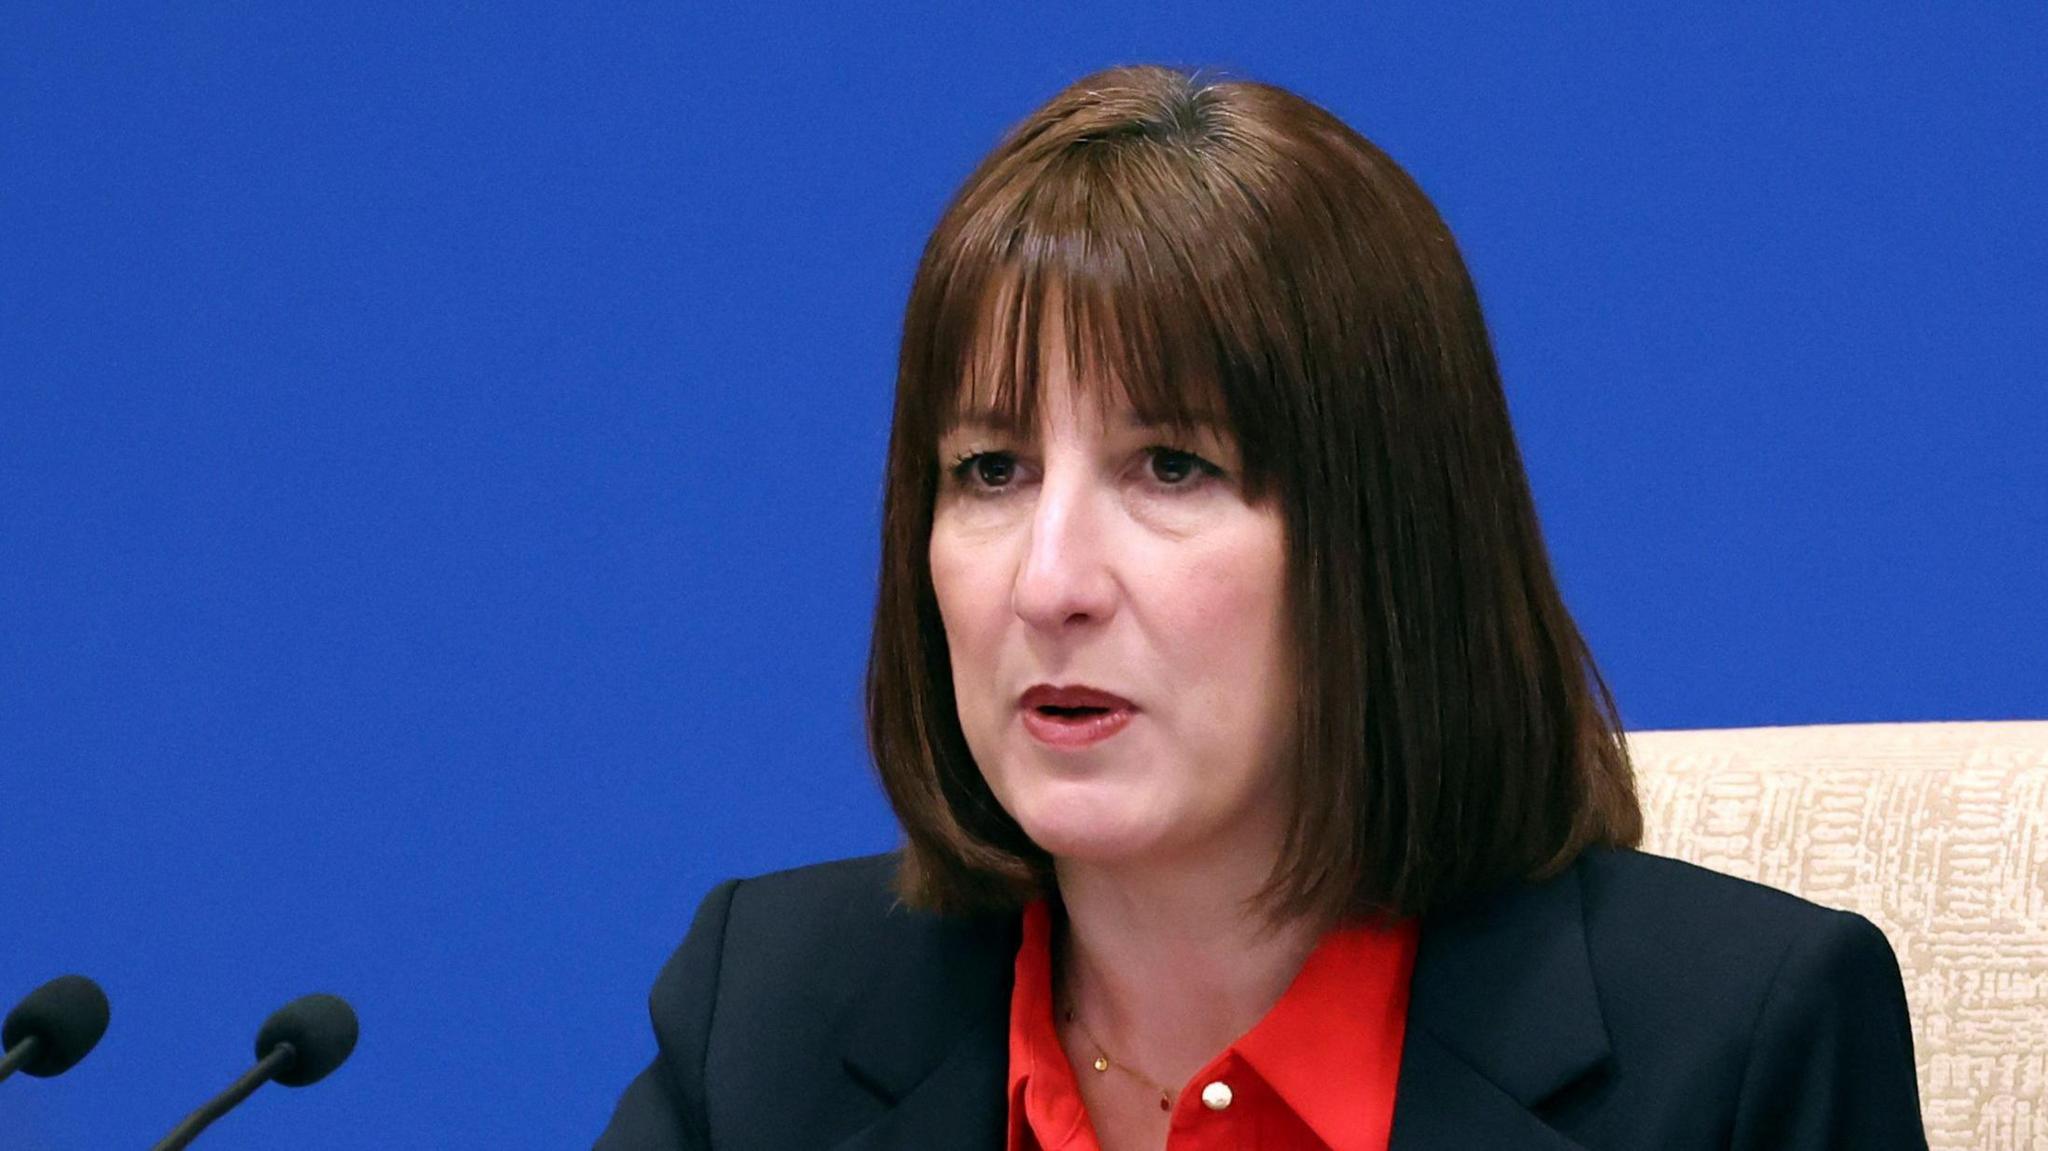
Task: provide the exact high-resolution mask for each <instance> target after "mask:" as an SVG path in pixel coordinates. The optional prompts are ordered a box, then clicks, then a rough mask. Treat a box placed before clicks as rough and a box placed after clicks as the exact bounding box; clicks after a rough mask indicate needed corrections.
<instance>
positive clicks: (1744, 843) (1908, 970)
mask: <svg viewBox="0 0 2048 1151" xmlns="http://www.w3.org/2000/svg"><path fill="white" fill-rule="evenodd" d="M1627 738H1628V743H1629V748H1630V751H1631V753H1632V755H1633V757H1634V759H1635V763H1636V770H1637V776H1638V786H1639V788H1640V790H1641V793H1642V799H1643V811H1644V816H1645V818H1646V821H1647V831H1646V834H1645V836H1644V842H1643V848H1644V850H1646V851H1650V852H1654V853H1656V854H1659V855H1669V856H1675V857H1677V858H1679V859H1684V860H1688V861H1690V862H1693V863H1697V864H1699V865H1701V866H1703V867H1709V868H1712V869H1713V870H1715V871H1720V872H1724V873H1726V874H1729V875H1736V876H1741V877H1742V878H1745V879H1753V880H1756V881H1758V882H1761V883H1767V884H1769V885H1771V886H1772V887H1777V888H1782V889H1784V890H1786V891H1790V892H1793V893H1795V894H1797V895H1801V896H1804V897H1805V898H1807V899H1810V900H1813V901H1814V902H1816V903H1822V904H1826V905H1828V906H1830V907H1839V908H1843V909H1846V910H1849V911H1854V912H1857V913H1859V914H1861V915H1863V916H1864V917H1866V918H1868V919H1869V920H1870V921H1871V922H1873V923H1875V924H1877V926H1878V927H1879V928H1881V929H1883V931H1884V933H1885V935H1886V936H1887V937H1888V938H1890V940H1891V944H1892V948H1893V950H1895V951H1896V952H1897V953H1898V956H1899V966H1900V969H1901V971H1902V973H1903V974H1904V976H1905V983H1906V1000H1907V1003H1908V1005H1909V1006H1910V1008H1911V1009H1912V1016H1913V1049H1914V1056H1915V1060H1916V1062H1917V1064H1918V1072H1919V1081H1920V1105H1921V1111H1922V1113H1923V1115H1924V1117H1925V1119H1926V1124H1927V1139H1928V1144H1929V1146H1930V1147H1931V1148H1932V1149H1933V1151H1947V1149H1960V1148H1981V1149H1986V1151H2008V1149H2010V1151H2043V1149H2048V722H2010V723H2006V722H2000V723H1884V724H1843V725H1827V726H1813V727H1760V728H1736V729H1728V730H1698V731H1643V732H1631V733H1629V735H1628V737H1627Z"/></svg>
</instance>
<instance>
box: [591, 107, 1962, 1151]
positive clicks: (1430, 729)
mask: <svg viewBox="0 0 2048 1151" xmlns="http://www.w3.org/2000/svg"><path fill="white" fill-rule="evenodd" d="M883 521H884V524H883V531H884V542H883V556H882V574H881V585H880V592H879V602H878V606H877V610H876V617H875V631H874V644H873V647H872V649H871V656H870V665H869V679H868V708H869V728H870V736H871V740H872V745H873V751H874V755H875V760H876V762H877V764H878V765H879V770H880V773H881V778H882V783H883V785H884V788H885V790H886V791H887V793H888V795H889V799H890V802H891V803H892V805H893V806H894V808H895V811H896V813H897V815H898V817H899V818H900V820H901V821H902V824H903V828H904V832H905V845H904V847H903V848H902V849H901V851H900V852H894V853H890V854H888V855H883V856H874V857H869V858H863V859H854V860H845V861H839V862H834V863H828V864H822V865H818V866H813V867H806V868H799V869H796V870H794V871H788V872H782V873H778V874H775V875H770V876H763V877H758V878H754V879H749V880H746V881H744V882H741V881H737V880H735V881H729V882H727V883H725V884H724V885H722V886H720V887H718V888H717V889H716V890H714V891H713V892H712V893H711V894H710V896H709V897H707V898H706V899H705V901H704V904H703V906H702V908H701V909H700V910H699V912H698V914H697V917H696V921H695V923H694V924H693V925H692V927H691V928H690V931H689V934H688V936H687V937H686V938H685V939H684V941H683V943H682V946H681V948H680V949H679V950H678V951H677V953H676V955H675V956H674V958H673V959H672V960H671V961H670V962H669V964H668V966H667V968H666V969H665V970H664V971H663V972H662V975H661V977H660V979H659V980H658V982H657V983H656V985H655V988H654V991H653V995H652V999H651V1007H652V1014H653V1019H654V1025H655V1033H656V1037H657V1040H658V1042H659V1047H660V1053H659V1055H658V1056H657V1057H656V1059H655V1061H654V1064H653V1065H652V1066H651V1067H649V1068H648V1069H647V1071H646V1073H645V1074H643V1075H642V1076H640V1077H639V1078H638V1079H637V1080H635V1082H634V1083H633V1084H632V1086H631V1087H630V1088H629V1089H628V1090H627V1091H626V1094H625V1096H624V1098H622V1099H621V1100H620V1102H619V1105H618V1109H617V1112H616V1114H615V1115H614V1117H613V1120H612V1123H611V1126H610V1128H609V1129H608V1130H607V1131H606V1133H605V1135H604V1137H603V1138H602V1139H601V1140H600V1142H599V1146H600V1147H601V1148H604V1149H606V1151H621V1149H626V1148H702V1149H708V1148H742V1147H745V1148H789V1149H792V1151H794V1149H799V1148H801V1149H804V1151H816V1149H825V1148H831V1149H837V1151H872V1149H879V1148H947V1149H951V1148H990V1149H992V1151H993V1149H996V1148H1007V1149H1009V1151H1094V1149H1096V1148H1100V1149H1101V1151H1158V1149H1160V1148H1166V1149H1168V1151H1209V1149H1220V1148H1240V1147H1256V1148H1272V1149H1280V1151H1292V1149H1302V1148H1318V1149H1321V1148H1328V1149H1330V1151H1354V1149H1359V1148H1372V1149H1375V1151H1377V1149H1380V1148H1388V1147H1392V1148H1396V1149H1409V1151H1419V1149H1422V1148H1507V1147H1530V1148H1554V1149H1560V1151H1561V1149H1566V1148H1578V1147H1583V1148H1603V1149H1604V1148H1637V1147H1640V1148H1660V1149H1671V1148H1707V1147H1717V1148H1718V1147H1730V1146H1733V1147H1744V1148H1752V1147H1753V1148H1766V1147H1768V1148H1784V1147H1857V1148H1889V1147H1919V1146H1924V1138H1923V1136H1922V1134H1921V1126H1920V1117H1919V1110H1918V1104H1917V1098H1916V1092H1915V1081H1914V1067H1913V1056H1912V1040H1911V1037H1910V1034H1909V1032H1908V1029H1907V1017H1906V1006H1905V998H1904V994H1903V989H1902V987H1901V983H1900V977H1899V972H1898V966H1897V963H1896V961H1895V960H1894V958H1893V955H1892V953H1891V950H1890V948H1889V947H1888V946H1887V945H1886V943H1885V940H1884V937H1883V936H1882V934H1880V933H1879V932H1878V931H1877V930H1876V929H1875V928H1874V927H1872V926H1871V925H1870V924H1869V923H1868V922H1867V921H1865V920H1863V919H1861V918H1859V917H1857V916H1854V915H1850V914H1847V913H1842V912H1835V911H1829V910H1826V909H1823V908H1820V907H1817V906H1815V905H1813V904H1810V903H1806V902H1804V901H1802V900H1799V899H1796V898H1794V897H1792V896H1790V895H1787V894H1784V893H1781V892H1777V891H1773V890H1771V889H1768V888H1764V887H1760V886H1757V885H1754V884H1750V883H1747V882H1743V881H1739V880H1736V879H1731V878H1727V877H1723V876H1719V875H1716V874H1713V873H1710V872H1707V871H1704V870H1701V869H1698V868H1695V867H1691V866H1689V865H1686V864H1682V863H1678V862H1675V861H1671V860H1666V859H1660V858H1656V857H1652V856H1647V855H1644V854H1641V853H1640V852H1637V851H1634V850H1632V848H1633V847H1634V845H1635V844H1636V843H1637V842H1638V840H1639V838H1640V835H1641V825H1642V820H1641V814H1640V812H1639V810H1638V807H1637V803H1636V798H1635V794H1634V789H1633V783H1632V777H1631V772H1630V767H1629V763H1628V759H1627V755H1626V751H1625V747H1624V745H1623V743H1622V742H1621V740H1620V739H1619V737H1618V734H1617V721H1616V720H1615V718H1614V716H1615V709H1614V707H1613V704H1612V701H1611V699H1610V698H1609V697H1608V694H1607V691H1606V688H1605V685H1604V683H1603V682H1602V680H1601V679H1600V676H1599V674H1598V672H1597V671H1596V670H1595V668H1594V666H1593V663H1592V661H1591V659H1590V657H1589V656H1588V654H1587V651H1586V648H1585V645H1584V643H1583V641H1582V640H1581V639H1580V636H1579V634H1578V631H1577V629H1576V628H1575V627H1574V625H1573V623H1572V620H1571V617H1570V616H1569V614H1568V613H1567V612H1566V610H1565V607H1564V605H1563V603H1562V602H1561V600H1560V598H1559V595H1558V591H1557V587H1556V584H1555V581H1554V580H1553V578H1552V576H1551V572H1550V569H1549V565H1548V560H1547V558H1546V555H1545V551H1544V547H1543V543H1542V540H1541V536H1540V532H1539V529H1538V524H1537V518H1536V513H1535V510H1534V507H1533V505H1532V502H1531V499H1530V496H1529V492H1528V485H1527V481H1526V479H1525V477H1524V474H1523V469H1522V464H1521V459H1520V455H1519V452H1518V450H1517V448H1516V446H1515V441H1514V437H1513V433H1512V430H1511V428H1510V425H1509V420H1508V412H1507V406H1506V404H1505V402H1504V400H1503V396H1502V391H1501V386H1500V381H1499V378H1498V374H1497V371H1496V368H1495V365H1494V360H1493V356H1492V352H1491V348H1490V345H1489V342H1488V339H1487V335H1486V330H1485V326H1484V323H1483V321H1482V319H1481V315H1480V309H1479V304H1478V300H1477V298H1476V295H1475V293H1474V291H1473V287H1472V284H1471V281H1470V279H1469V277H1468V275H1467V273H1466V271H1465V268H1464V266H1463V263H1462V262H1461V260H1460V258H1459V256H1458V253H1457V250H1456V248H1455V246H1454V245H1453V243H1452V240H1451V237H1450V235H1449V233H1448V232H1447V231H1446V230H1445V228H1444V225H1443V223H1442V221H1441V220H1440V219H1439V218H1438V216H1437V214H1436V212H1435V210H1434V209H1433V208H1432V207H1431V206H1430V204H1429V202H1428V200H1427V199H1426V198H1425V197H1424V196H1423V195H1422V193H1421V192H1420V191H1419V190H1418V189H1417V187H1416V186H1415V184H1414V183H1413V182H1412V181H1411V180H1410V179H1409V178H1408V177H1407V176H1406V174H1404V173H1403V172H1402V171H1401V170H1400V169H1399V168H1398V167H1396V166H1395V165H1394V163H1393V162H1392V161H1391V160H1389V159H1388V158H1387V157H1386V156H1384V155H1383V154H1382V153H1381V152H1379V151H1378V150H1377V149H1376V148H1374V147H1373V146H1372V145H1371V144H1370V143H1368V142H1366V141H1365V140H1364V139H1362V138H1360V137H1359V136H1358V135H1357V134H1356V133H1355V132H1353V131H1351V130H1350V129H1349V128H1347V127H1346V126H1345V125H1344V124H1343V123H1341V122H1340V121H1338V120H1337V119H1336V118H1335V117H1333V116H1331V115H1330V114H1329V113H1328V112H1326V111H1324V110H1322V109H1321V108H1318V107H1316V106H1315V105H1313V104H1310V103H1308V102H1306V101H1304V100H1302V99H1300V98H1299V97H1297V96H1294V95H1292V94H1290V93H1288V92H1285V91H1283V90H1280V89H1278V88H1274V87H1270V86H1266V85H1261V84H1256V83H1249V82H1231V83H1208V82H1203V81H1202V80H1200V79H1198V78H1195V77H1192V76H1189V75H1185V74H1182V73H1179V72H1176V71H1171V70H1167V69H1162V68H1151V67H1134V68H1122V69H1115V70H1111V71H1107V72H1103V73H1100V74H1097V75H1094V76H1090V77H1088V78H1086V79H1084V80H1081V81H1079V82H1078V83H1076V84H1074V85H1073V86H1071V87H1070V88H1068V89H1067V90H1066V91H1064V92H1062V93H1060V94H1059V95H1058V96H1056V97H1055V98H1054V99H1053V100H1052V101H1050V102H1049V103H1048V104H1047V105H1045V106H1044V107H1043V108H1041V109H1039V110H1038V111H1037V112H1035V113H1034V114H1033V115H1032V116H1031V117H1030V118H1028V119H1027V120H1026V121H1024V123H1023V124H1021V125H1020V126H1019V127H1018V128H1017V129H1015V130H1014V131H1013V132H1012V133H1011V134H1010V135H1008V136H1007V137H1006V138H1005V139H1004V141H1003V142H1002V144H1001V145H1000V146H999V147H998V148H997V149H996V150H995V152H994V153H993V154H991V155H990V156H989V157H988V158H987V159H986V160H985V161H984V162H983V163H982V164H981V165H980V167H979V168H978V169H977V170H976V171H975V172H974V174H973V175H972V176H971V177H970V179H969V180H968V182H967V184H966V186H965V187H964V188H963V189H962V190H961V191H960V193H959V194H958V196H957V197H956V198H955V200H954V202H953V203H952V204H951V205H950V207H949V209H948V211H947V212H946V214H945V216H944V218H943V220H942V221H941V222H940V224H939V226H938V228H937V230H936V231H935V233H934V235H933V236H932V238H931V241H930V243H929V244H928V246H927V247H926V250H925V252H924V256H923V260H922V263H921V265H920V267H919V269H918V272H917V277H916V280H915V283H914V284H913V287H912V289H911V294H910V300H909V304H908V309H907V315H906V317H905V322H904V342H903V347H902V356H901V361H900V369H899V377H898V389H897V403H896V409H895V417H894V426H893V431H892V436H891V440H890V447H889V459H888V477H887V492H886V497H885V503H884V513H883Z"/></svg>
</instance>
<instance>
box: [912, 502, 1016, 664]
mask: <svg viewBox="0 0 2048 1151" xmlns="http://www.w3.org/2000/svg"><path fill="white" fill-rule="evenodd" d="M975 553H976V549H974V548H972V547H963V546H959V545H958V544H957V543H955V542H953V541H950V540H948V539H947V538H945V537H943V536H939V535H934V536H933V537H932V544H931V550H930V564H931V573H932V595H933V598H935V599H936V600H938V605H939V618H940V621H941V622H942V623H943V624H944V625H945V629H946V647H947V649H948V651H949V652H950V653H951V657H952V664H953V672H954V690H955V692H956V693H957V694H961V695H965V694H967V693H968V691H969V689H970V688H971V687H972V685H973V684H974V683H975V682H976V680H977V679H978V678H980V677H984V676H986V674H987V673H988V672H989V671H990V670H992V669H991V667H990V663H989V661H990V659H991V658H992V653H991V652H990V651H989V650H988V648H989V645H990V644H991V643H993V642H994V637H995V636H996V634H997V633H998V632H999V631H1000V629H1001V617H1000V612H1001V611H1002V610H1003V609H1004V608H1005V605H1006V604H1007V592H1006V590H1005V589H1004V588H1003V587H1002V586H1001V585H1000V581H999V580H997V579H996V578H994V576H993V575H992V574H991V570H990V565H989V564H988V563H987V561H986V557H985V556H984V557H983V559H982V560H980V561H979V562H977V560H976V558H975Z"/></svg>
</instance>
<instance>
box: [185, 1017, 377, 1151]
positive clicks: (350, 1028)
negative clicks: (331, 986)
mask: <svg viewBox="0 0 2048 1151" xmlns="http://www.w3.org/2000/svg"><path fill="white" fill-rule="evenodd" d="M355 1049H356V1013H355V1009H354V1008H352V1007H350V1006H349V1005H348V1001H347V1000H345V999H342V998H340V997H339V996H334V995H302V996H300V997H299V998H297V999H294V1000H292V1001H291V1002H290V1003H287V1004H285V1005H284V1006H283V1007H280V1008H278V1009H277V1012H276V1013H275V1014H273V1015H272V1016H271V1017H270V1018H269V1019H266V1020H264V1021H263V1029H262V1030H261V1031H258V1032H257V1033H256V1066H254V1067H251V1068H250V1069H249V1070H247V1071H245V1072H243V1073H242V1077H241V1078H240V1079H237V1080H235V1081H234V1082H233V1083H231V1084H229V1085H228V1089H227V1090H225V1091H223V1092H221V1093H220V1094H219V1095H216V1096H214V1097H213V1098H212V1099H210V1100H208V1101H207V1102H206V1104H205V1105H204V1106H202V1107H201V1108H199V1110H197V1111H194V1112H193V1113H192V1114H190V1115H187V1116H185V1120H184V1122H182V1123H180V1124H178V1125H177V1126H176V1127H174V1128H172V1129H171V1133H170V1134H169V1135H166V1136H164V1137H163V1140H162V1141H161V1142H159V1143H158V1144H157V1145H156V1146H155V1147H154V1148H153V1149H152V1151H178V1149H179V1148H181V1147H184V1146H186V1145H188V1144H190V1143H191V1142H192V1140H194V1139H196V1138H198V1137H199V1133H200V1132H201V1131H204V1130H206V1125H207V1124H209V1123H211V1122H213V1121H214V1120H216V1119H218V1118H220V1117H221V1116H223V1115H225V1114H227V1113H228V1112H229V1111H232V1110H234V1108H235V1105H236V1104H238V1103H240V1102H241V1101H242V1100H244V1099H247V1098H248V1097H249V1096H251V1095H253V1094H255V1093H256V1089H257V1088H258V1087H261V1086H263V1085H264V1084H265V1083H268V1082H269V1081H271V1080H273V1079H275V1080H277V1081H278V1082H279V1083H282V1084H284V1085H285V1086H286V1087H305V1086H309V1085H311V1084H314V1083H318V1082H320V1081H321V1080H322V1079H325V1078H326V1077H327V1076H328V1074H329V1073H331V1072H332V1071H333V1070H334V1069H335V1068H337V1067H339V1066H341V1064H342V1061H343V1060H345V1059H347V1058H348V1056H349V1052H351V1051H354V1050H355Z"/></svg>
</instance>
